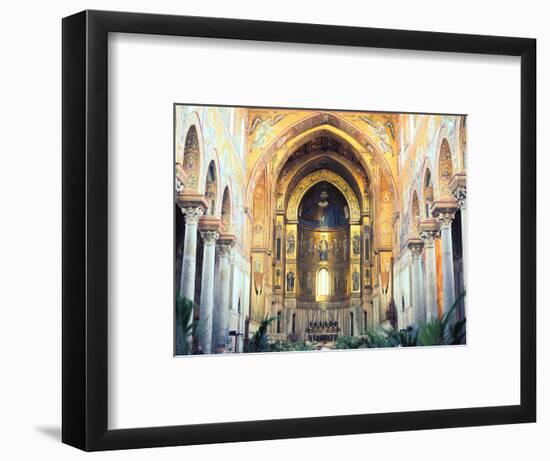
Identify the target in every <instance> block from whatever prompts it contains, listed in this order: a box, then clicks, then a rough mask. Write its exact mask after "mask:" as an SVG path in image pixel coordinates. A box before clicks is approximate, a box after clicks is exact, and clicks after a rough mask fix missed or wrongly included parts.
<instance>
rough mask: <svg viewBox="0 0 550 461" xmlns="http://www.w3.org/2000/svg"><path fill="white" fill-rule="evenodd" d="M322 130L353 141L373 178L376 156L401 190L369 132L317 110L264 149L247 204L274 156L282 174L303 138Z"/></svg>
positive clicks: (360, 159)
mask: <svg viewBox="0 0 550 461" xmlns="http://www.w3.org/2000/svg"><path fill="white" fill-rule="evenodd" d="M322 130H325V131H328V132H330V133H331V134H333V135H334V136H337V137H339V138H340V139H343V140H344V141H346V142H347V143H348V144H350V145H351V146H352V147H353V149H354V151H355V153H356V154H357V158H358V160H359V161H360V162H361V164H362V166H363V168H364V169H365V171H366V172H367V173H368V174H369V175H370V177H371V178H373V176H372V169H371V168H370V166H369V164H368V161H369V159H373V158H374V159H375V160H376V161H377V163H378V164H379V166H380V167H381V169H382V170H384V171H385V172H387V174H389V176H390V180H391V183H392V185H393V189H394V190H395V191H397V190H398V189H397V184H396V181H395V178H394V176H393V173H392V170H391V168H390V166H389V163H388V161H387V159H386V158H385V157H384V155H383V154H382V153H381V152H380V150H379V148H378V147H377V146H376V143H374V142H373V141H372V140H371V138H370V136H369V135H368V134H366V133H365V132H364V131H362V130H361V129H359V128H358V127H356V126H355V125H354V124H352V123H351V122H349V121H348V120H346V119H344V118H342V117H339V116H338V115H336V114H333V113H329V112H317V113H315V114H312V115H309V116H307V117H304V118H303V119H301V120H299V121H297V122H296V123H294V124H293V125H291V126H289V127H288V128H286V129H285V130H284V131H283V132H282V133H280V134H279V136H277V137H276V138H274V139H273V140H272V141H271V142H270V143H269V144H268V145H267V147H266V148H265V149H264V150H263V151H262V153H261V154H260V156H259V157H258V159H257V160H256V162H255V164H254V166H253V167H252V170H251V173H250V180H249V183H248V186H247V190H246V200H247V203H251V199H252V196H253V190H254V185H255V183H256V179H257V178H258V176H259V175H260V172H261V171H263V169H264V168H265V167H266V166H267V164H268V162H269V161H270V160H271V159H272V158H275V163H274V167H273V173H274V174H276V175H278V174H279V173H280V170H281V168H282V166H283V165H284V164H285V163H286V161H287V160H288V158H289V157H290V155H292V153H293V152H294V150H295V149H296V148H297V146H298V145H299V143H300V142H301V141H302V140H306V141H303V142H307V137H308V136H314V135H316V134H318V133H319V132H320V131H322Z"/></svg>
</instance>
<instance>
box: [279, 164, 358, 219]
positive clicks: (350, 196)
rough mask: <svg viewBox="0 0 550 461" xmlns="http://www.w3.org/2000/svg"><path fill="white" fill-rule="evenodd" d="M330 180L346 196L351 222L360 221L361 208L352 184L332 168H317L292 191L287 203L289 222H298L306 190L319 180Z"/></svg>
mask: <svg viewBox="0 0 550 461" xmlns="http://www.w3.org/2000/svg"><path fill="white" fill-rule="evenodd" d="M322 181H325V182H328V183H330V184H332V185H333V186H334V187H336V188H337V189H338V190H339V191H340V192H341V193H342V195H343V196H344V198H345V199H346V201H347V203H348V207H349V213H350V216H349V221H350V223H359V221H360V219H361V208H360V207H359V201H358V200H357V197H356V195H355V193H354V192H353V190H352V188H351V186H350V185H349V184H348V183H347V182H346V181H345V180H344V179H343V178H342V177H341V176H339V175H337V174H336V173H334V172H333V171H330V170H317V171H315V172H313V173H311V174H309V175H307V176H306V177H305V178H303V179H302V180H301V181H300V182H299V183H298V185H297V186H296V187H295V188H294V190H293V191H292V194H291V196H290V199H289V201H288V205H287V211H286V218H287V221H288V222H294V223H296V222H298V207H299V205H300V202H301V201H302V198H303V197H304V195H305V194H306V192H307V191H308V190H309V189H310V188H311V187H313V186H314V185H315V184H317V183H319V182H322Z"/></svg>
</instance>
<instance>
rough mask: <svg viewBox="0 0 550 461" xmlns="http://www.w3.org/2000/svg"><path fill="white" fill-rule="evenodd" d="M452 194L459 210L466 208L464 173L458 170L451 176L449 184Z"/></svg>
mask: <svg viewBox="0 0 550 461" xmlns="http://www.w3.org/2000/svg"><path fill="white" fill-rule="evenodd" d="M449 188H450V190H451V191H452V192H453V196H454V198H455V199H456V201H457V202H458V206H459V207H460V209H461V210H463V209H464V208H466V173H465V172H460V173H457V174H455V175H454V176H453V179H451V182H450V184H449Z"/></svg>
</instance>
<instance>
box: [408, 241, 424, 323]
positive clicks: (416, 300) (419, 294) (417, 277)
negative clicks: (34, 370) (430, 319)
mask: <svg viewBox="0 0 550 461" xmlns="http://www.w3.org/2000/svg"><path fill="white" fill-rule="evenodd" d="M411 255H412V290H413V292H412V299H413V317H414V318H413V319H412V321H413V322H416V323H424V322H426V304H425V303H424V287H423V283H422V246H418V247H415V248H411Z"/></svg>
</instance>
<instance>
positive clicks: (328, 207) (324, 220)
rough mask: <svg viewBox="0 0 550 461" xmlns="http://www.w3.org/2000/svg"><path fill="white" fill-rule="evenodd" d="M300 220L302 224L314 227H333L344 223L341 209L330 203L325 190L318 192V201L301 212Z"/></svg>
mask: <svg viewBox="0 0 550 461" xmlns="http://www.w3.org/2000/svg"><path fill="white" fill-rule="evenodd" d="M301 219H302V222H303V223H305V224H307V225H309V226H314V227H334V226H340V225H342V224H344V223H345V215H344V213H343V211H342V209H341V207H339V206H337V205H335V204H334V203H332V202H331V201H330V197H329V193H328V191H326V190H322V191H321V192H319V195H318V200H317V201H316V202H314V203H311V204H310V205H309V206H308V207H307V208H306V209H305V210H304V211H303V212H302V214H301Z"/></svg>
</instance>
